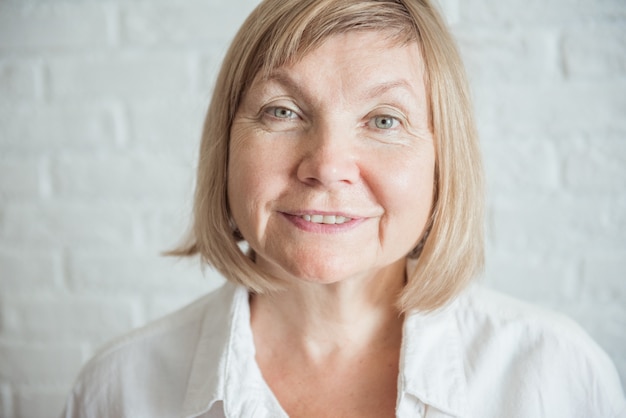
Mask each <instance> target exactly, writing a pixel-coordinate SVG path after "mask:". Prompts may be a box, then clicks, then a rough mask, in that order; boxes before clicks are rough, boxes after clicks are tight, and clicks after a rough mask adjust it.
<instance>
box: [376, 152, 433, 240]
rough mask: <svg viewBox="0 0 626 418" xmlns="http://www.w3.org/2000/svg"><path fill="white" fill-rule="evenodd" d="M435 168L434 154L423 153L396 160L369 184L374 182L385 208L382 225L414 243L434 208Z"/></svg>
mask: <svg viewBox="0 0 626 418" xmlns="http://www.w3.org/2000/svg"><path fill="white" fill-rule="evenodd" d="M405 157H406V156H405ZM434 170H435V165H434V155H430V154H429V153H422V154H420V155H418V156H415V157H414V158H398V159H393V162H392V163H389V164H387V165H386V167H384V169H383V170H381V171H379V173H378V175H376V174H373V178H372V181H371V182H370V184H375V187H376V189H377V191H378V193H376V194H377V195H378V199H379V201H380V203H381V204H382V205H383V206H384V207H385V220H384V224H383V225H382V226H383V227H386V228H388V229H390V232H393V234H394V237H396V235H395V234H399V235H400V236H402V237H404V239H408V240H411V242H412V241H413V240H417V239H418V238H419V236H421V233H422V231H423V229H424V226H425V225H426V223H427V220H428V218H429V216H430V212H431V208H432V201H433V191H434ZM398 238H399V237H398ZM401 240H402V239H401Z"/></svg>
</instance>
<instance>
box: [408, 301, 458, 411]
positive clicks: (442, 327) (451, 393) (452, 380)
mask: <svg viewBox="0 0 626 418" xmlns="http://www.w3.org/2000/svg"><path fill="white" fill-rule="evenodd" d="M458 304H459V301H458V300H453V301H452V302H450V303H448V304H447V305H446V306H445V307H443V308H441V309H439V310H437V311H434V312H429V313H421V312H413V313H410V314H408V315H407V317H406V319H405V321H404V325H403V337H402V350H401V359H400V364H401V366H400V367H401V369H400V376H399V380H398V382H399V387H398V392H399V393H407V394H410V395H412V396H414V397H416V398H417V399H419V400H420V401H421V402H422V403H424V404H425V405H427V406H430V407H433V408H436V409H438V410H440V411H442V412H445V413H446V414H449V415H452V416H467V413H468V410H469V408H468V399H467V383H466V379H465V373H464V368H463V360H462V359H463V355H462V353H463V350H462V341H461V338H460V334H459V330H458V325H457V321H456V318H455V311H456V309H458Z"/></svg>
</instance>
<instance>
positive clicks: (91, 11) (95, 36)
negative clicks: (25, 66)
mask: <svg viewBox="0 0 626 418" xmlns="http://www.w3.org/2000/svg"><path fill="white" fill-rule="evenodd" d="M106 10H107V6H106V5H103V4H98V3H82V4H81V3H77V4H76V3H74V4H72V3H61V2H56V3H42V2H3V3H0V49H9V50H24V49H47V48H78V47H89V48H93V47H94V46H106V45H108V44H109V41H108V39H109V34H108V33H109V32H108V27H109V23H108V21H109V18H110V16H109V14H108V13H107V11H106Z"/></svg>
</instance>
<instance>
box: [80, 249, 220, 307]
mask: <svg viewBox="0 0 626 418" xmlns="http://www.w3.org/2000/svg"><path fill="white" fill-rule="evenodd" d="M208 282H209V280H207V278H205V277H203V275H202V271H201V268H200V263H199V261H198V260H197V259H195V258H194V259H187V260H179V259H176V258H174V257H160V256H159V254H157V253H154V254H138V253H120V252H112V253H103V252H95V253H94V252H85V251H73V252H72V254H71V255H70V257H69V284H70V287H71V289H72V290H74V291H77V292H80V293H85V292H87V293H90V292H98V293H99V294H120V293H121V294H131V295H132V294H141V295H143V296H145V295H148V294H158V293H161V294H177V293H178V294H183V295H187V294H195V295H201V294H203V293H204V292H206V291H207V289H209V287H208V285H207V283H208Z"/></svg>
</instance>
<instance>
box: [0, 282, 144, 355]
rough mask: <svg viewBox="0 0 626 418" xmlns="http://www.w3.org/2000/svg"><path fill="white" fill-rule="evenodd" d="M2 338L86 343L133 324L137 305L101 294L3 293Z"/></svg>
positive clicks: (137, 317)
mask: <svg viewBox="0 0 626 418" xmlns="http://www.w3.org/2000/svg"><path fill="white" fill-rule="evenodd" d="M2 302H3V305H4V306H3V315H2V335H3V338H4V339H9V338H10V339H11V340H12V341H24V342H28V343H32V344H49V343H56V344H59V343H66V344H68V345H69V344H72V343H90V344H92V345H100V344H102V343H104V342H105V341H106V340H109V339H111V338H113V337H114V336H117V335H119V334H122V333H124V332H127V331H128V330H130V329H131V328H132V327H136V326H137V325H138V324H139V322H140V320H141V315H140V308H139V305H138V302H137V300H136V299H133V298H131V297H128V296H126V297H122V296H120V295H117V296H116V297H110V298H106V297H102V296H101V295H98V294H94V295H82V296H72V295H59V294H57V295H52V294H48V295H44V294H33V295H28V296H26V295H16V294H13V295H7V294H5V295H3V301H2Z"/></svg>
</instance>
